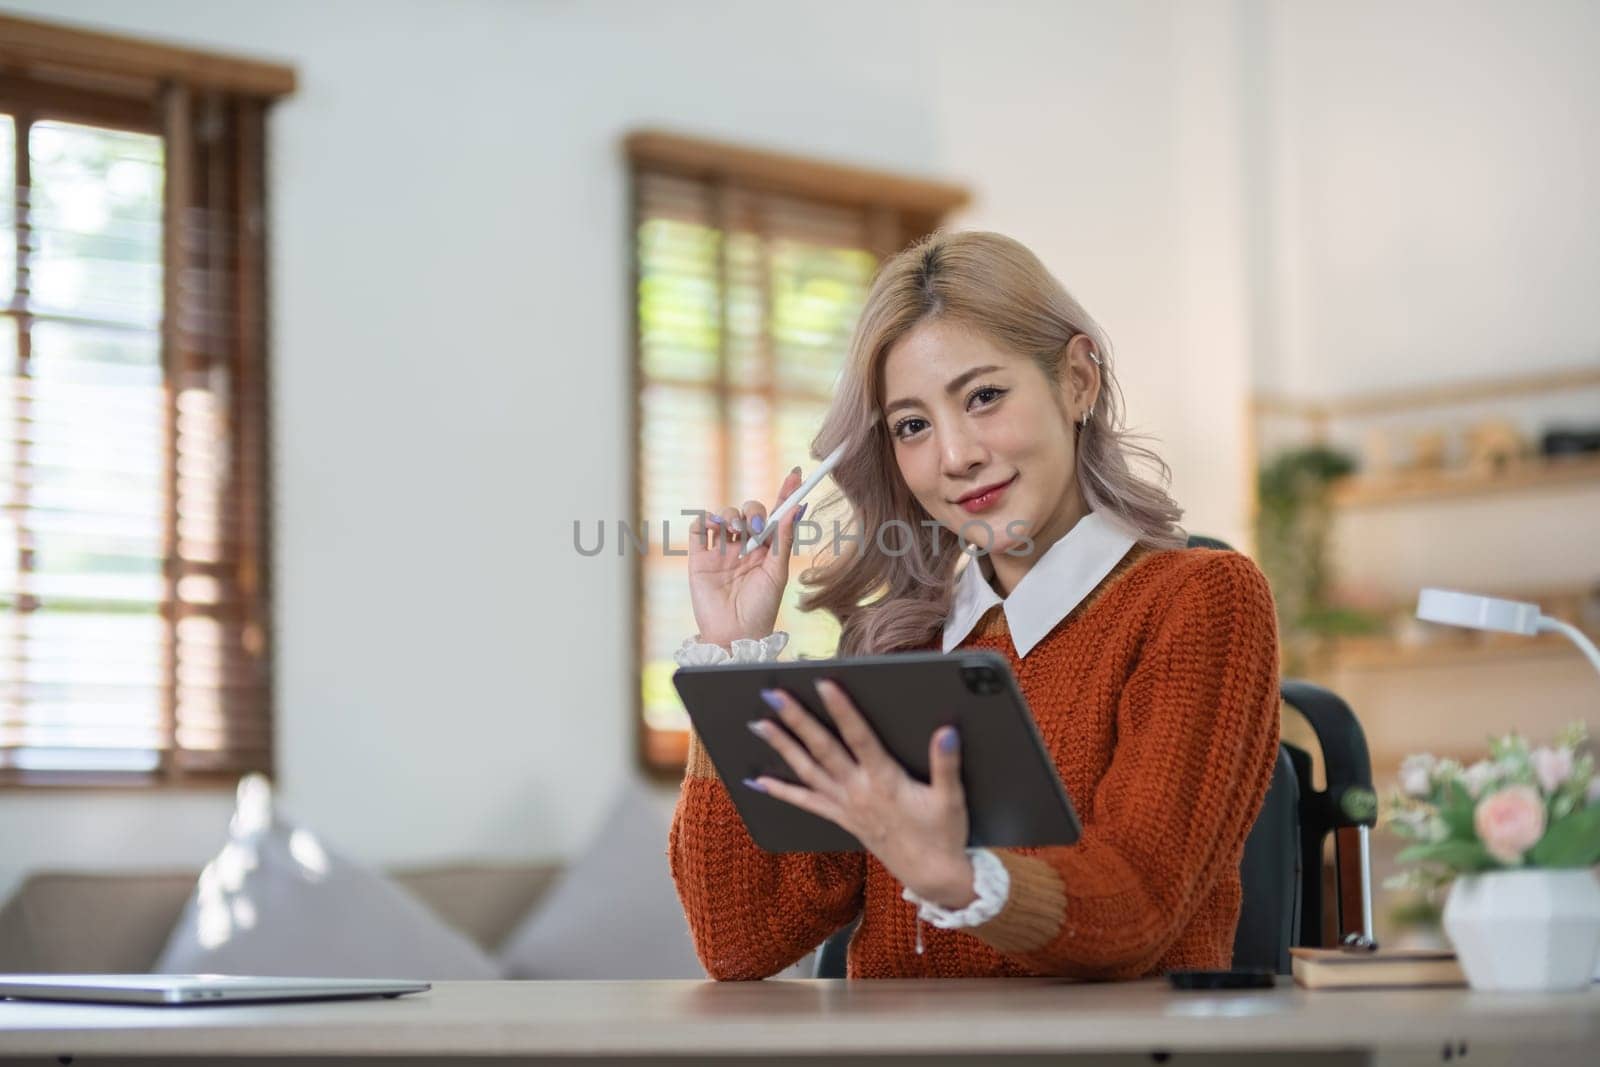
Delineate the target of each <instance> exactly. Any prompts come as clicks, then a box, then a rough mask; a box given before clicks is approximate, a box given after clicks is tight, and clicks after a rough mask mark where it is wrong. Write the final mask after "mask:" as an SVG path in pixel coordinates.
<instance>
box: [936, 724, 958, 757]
mask: <svg viewBox="0 0 1600 1067" xmlns="http://www.w3.org/2000/svg"><path fill="white" fill-rule="evenodd" d="M960 744H961V738H960V736H959V735H957V734H956V731H955V727H951V728H950V729H948V730H946V731H945V732H944V735H943V736H941V737H940V738H939V751H940V752H954V751H955V750H956V747H957V746H958V745H960Z"/></svg>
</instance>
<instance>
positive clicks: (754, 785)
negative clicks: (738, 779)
mask: <svg viewBox="0 0 1600 1067" xmlns="http://www.w3.org/2000/svg"><path fill="white" fill-rule="evenodd" d="M744 784H745V785H747V786H749V787H750V788H751V789H754V790H755V791H756V792H757V793H765V792H766V791H767V787H766V786H764V785H762V784H761V783H760V782H758V781H756V780H755V779H754V778H746V779H745V780H744Z"/></svg>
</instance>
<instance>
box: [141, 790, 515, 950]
mask: <svg viewBox="0 0 1600 1067" xmlns="http://www.w3.org/2000/svg"><path fill="white" fill-rule="evenodd" d="M154 970H155V971H156V972H157V973H163V974H191V973H200V972H205V973H216V974H260V975H306V976H326V977H348V978H361V977H367V978H409V979H422V980H441V979H493V978H498V977H499V967H498V966H497V965H496V963H495V962H494V960H492V959H491V958H490V957H489V956H488V955H487V954H485V953H484V952H483V950H482V949H480V948H479V947H478V946H477V945H476V944H474V943H473V942H472V940H471V939H470V938H469V937H468V936H467V935H465V934H463V933H461V932H459V931H457V930H453V929H451V928H450V927H449V926H447V925H445V924H444V922H442V921H441V920H440V919H438V918H437V917H436V916H435V915H434V914H433V913H432V912H430V911H429V910H428V908H427V906H426V905H424V904H423V903H422V902H421V901H420V900H418V899H417V898H416V897H414V896H412V895H411V894H410V893H408V892H407V891H406V890H404V889H402V888H401V887H400V886H399V885H398V884H396V883H395V882H394V881H392V880H391V879H389V878H386V877H385V876H383V875H382V874H379V873H378V872H377V871H373V870H369V869H368V868H366V867H363V866H361V865H360V864H357V863H354V862H352V861H350V860H348V859H346V858H345V857H343V856H341V855H339V854H338V853H337V852H335V851H333V850H332V849H330V848H328V847H327V846H326V845H325V844H324V843H323V842H322V841H321V840H319V839H318V838H317V836H316V835H315V834H313V833H312V832H311V831H310V830H309V829H307V828H305V827H302V826H298V825H296V824H295V823H293V822H292V821H290V820H289V819H288V818H286V817H285V816H284V815H283V814H282V813H281V812H279V811H277V810H276V807H275V805H274V804H273V799H272V792H271V786H270V785H269V784H268V783H267V780H266V779H265V778H263V777H261V776H260V775H251V776H249V777H247V778H245V779H244V780H243V781H241V782H240V783H239V804H238V808H237V810H236V811H235V812H234V817H233V821H232V823H231V824H230V826H229V832H228V843H227V844H226V845H224V846H223V849H222V851H221V852H220V853H218V854H217V857H216V858H215V859H214V860H212V861H211V862H210V863H208V864H207V865H206V867H205V869H204V870H203V871H201V872H200V878H199V882H198V884H197V885H196V886H195V890H194V893H193V894H192V895H191V896H190V898H189V901H188V903H187V905H186V906H185V908H184V912H183V915H182V917H181V918H180V919H179V921H178V923H177V925H176V926H175V927H174V928H173V930H172V936H171V938H170V939H169V940H168V942H167V945H166V948H165V950H164V951H163V952H162V954H161V957H160V958H159V959H158V960H157V961H156V965H155V967H154Z"/></svg>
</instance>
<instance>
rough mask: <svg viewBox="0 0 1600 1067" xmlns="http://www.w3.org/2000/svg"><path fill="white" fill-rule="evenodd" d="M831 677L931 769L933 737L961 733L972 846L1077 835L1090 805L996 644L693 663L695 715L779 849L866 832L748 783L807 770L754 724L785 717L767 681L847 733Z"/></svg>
mask: <svg viewBox="0 0 1600 1067" xmlns="http://www.w3.org/2000/svg"><path fill="white" fill-rule="evenodd" d="M820 678H831V679H833V680H834V681H835V682H837V683H839V685H840V686H841V687H842V688H843V689H844V691H845V692H846V693H848V694H850V697H851V699H852V700H853V701H854V702H855V705H856V707H858V708H860V709H861V713H862V715H863V716H864V717H865V718H866V720H867V721H868V722H869V723H871V724H872V728H873V729H874V730H875V731H876V732H877V735H878V739H879V740H880V741H881V742H882V743H883V746H884V748H885V749H887V750H888V751H889V752H890V754H892V755H893V756H894V757H895V758H896V759H898V760H899V761H900V763H901V765H902V766H904V767H905V768H906V770H907V771H908V772H910V774H911V775H912V776H913V777H915V778H916V779H917V780H918V781H922V782H926V781H928V744H929V742H930V741H931V740H932V737H933V733H934V731H935V730H937V729H938V728H939V727H941V726H947V725H953V726H955V727H956V729H957V730H959V731H960V733H961V784H962V786H963V788H964V789H965V790H966V795H967V812H968V817H969V829H968V834H967V843H968V845H969V846H973V847H977V846H990V847H1005V846H1013V847H1015V846H1023V847H1025V846H1034V845H1070V844H1073V843H1075V842H1076V841H1077V840H1078V835H1079V833H1080V830H1081V828H1080V826H1079V824H1078V816H1077V814H1076V813H1075V812H1074V811H1073V810H1072V802H1071V801H1070V800H1068V799H1067V791H1066V789H1065V788H1063V786H1062V784H1061V779H1060V778H1059V777H1058V776H1057V775H1056V769H1055V764H1054V763H1053V762H1052V761H1051V759H1050V755H1049V753H1048V752H1046V751H1045V747H1044V742H1043V740H1042V739H1041V738H1040V737H1039V731H1038V728H1037V727H1035V726H1034V722H1033V716H1032V714H1030V713H1029V711H1028V705H1027V702H1026V701H1024V700H1023V698H1022V692H1021V690H1019V689H1018V688H1017V682H1016V679H1015V678H1014V677H1013V676H1012V674H1011V668H1010V666H1009V665H1008V664H1007V663H1006V661H1005V660H1004V659H1002V658H1001V657H1000V656H998V655H996V654H994V653H993V652H983V651H956V652H951V653H948V654H946V653H941V652H900V653H893V654H890V655H884V656H862V657H857V658H851V659H823V660H798V661H782V660H774V661H772V662H769V663H739V664H734V663H723V664H718V665H715V666H706V667H681V668H679V669H678V671H677V672H676V673H675V674H674V675H673V676H672V680H673V684H675V685H676V686H677V687H678V695H679V696H680V697H682V698H683V703H684V706H685V707H686V708H688V710H689V719H690V721H691V722H692V723H693V724H694V728H695V732H696V733H698V734H699V735H700V740H701V742H702V743H703V744H704V745H705V747H706V752H707V754H708V755H709V756H710V757H711V762H712V763H714V764H715V765H716V768H717V773H718V774H720V775H721V776H722V780H723V781H724V782H725V783H727V785H728V791H729V793H731V794H732V796H733V802H734V804H735V805H736V806H737V807H738V809H739V814H740V815H741V816H742V817H743V818H744V824H745V827H746V828H747V829H748V830H749V831H750V836H751V837H752V838H754V839H755V842H756V844H758V845H760V846H761V847H762V848H763V849H766V850H767V851H768V852H850V851H859V850H860V849H861V842H859V841H857V840H856V838H855V836H854V835H853V834H850V833H847V832H846V831H845V830H843V829H841V828H840V827H839V826H837V825H835V824H834V823H831V822H829V821H828V820H826V819H823V818H820V817H818V816H815V815H812V814H810V813H809V812H805V811H801V810H800V809H799V808H797V807H795V806H794V805H792V804H788V803H785V802H784V801H781V800H778V799H777V798H776V797H771V796H766V795H764V794H762V793H758V792H756V791H755V790H753V789H751V788H749V787H748V786H746V785H744V784H743V780H744V779H745V778H756V777H759V776H761V775H769V776H771V777H774V778H779V779H782V780H784V781H788V782H795V781H797V780H798V779H797V778H796V777H795V774H794V772H793V771H791V770H790V769H789V765H788V764H787V763H785V762H784V761H783V758H782V757H781V756H779V755H778V753H777V752H776V751H774V750H773V749H772V748H771V746H769V745H768V744H767V743H766V742H765V741H762V740H761V739H760V738H759V737H756V736H755V735H754V734H752V733H751V732H750V730H749V727H748V726H747V725H746V724H747V723H749V722H751V721H752V720H754V719H771V720H773V721H774V722H776V721H778V720H777V717H776V715H775V714H774V713H773V711H772V709H771V708H769V707H768V706H767V704H766V702H765V701H763V700H762V699H761V690H763V689H782V690H785V691H787V692H788V693H789V694H790V695H792V696H793V697H794V698H795V699H797V700H798V701H799V702H800V703H801V704H803V705H804V706H805V707H806V709H807V710H809V711H810V712H811V713H812V714H814V715H816V716H817V718H818V719H819V720H821V722H822V723H823V724H824V725H825V726H827V727H828V729H830V730H832V731H833V733H834V736H838V729H837V727H835V726H834V724H833V720H832V719H830V718H829V717H828V714H827V711H826V710H825V709H824V707H823V704H822V698H821V697H819V696H818V695H817V691H816V688H815V683H816V681H817V680H818V679H820Z"/></svg>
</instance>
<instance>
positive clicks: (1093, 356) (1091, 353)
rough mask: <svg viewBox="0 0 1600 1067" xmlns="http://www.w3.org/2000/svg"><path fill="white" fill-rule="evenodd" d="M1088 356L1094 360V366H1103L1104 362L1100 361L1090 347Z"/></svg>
mask: <svg viewBox="0 0 1600 1067" xmlns="http://www.w3.org/2000/svg"><path fill="white" fill-rule="evenodd" d="M1089 358H1090V359H1092V360H1094V365H1095V366H1096V367H1104V366H1105V364H1104V363H1101V362H1100V357H1099V356H1097V355H1095V354H1094V349H1092V348H1091V349H1089Z"/></svg>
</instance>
